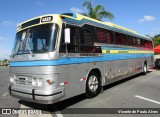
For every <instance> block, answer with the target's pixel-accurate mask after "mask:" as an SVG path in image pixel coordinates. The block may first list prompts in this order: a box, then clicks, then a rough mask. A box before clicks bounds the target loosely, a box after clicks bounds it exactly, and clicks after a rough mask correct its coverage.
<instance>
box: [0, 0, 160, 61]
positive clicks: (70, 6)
mask: <svg viewBox="0 0 160 117" xmlns="http://www.w3.org/2000/svg"><path fill="white" fill-rule="evenodd" d="M91 1H92V4H93V6H95V5H98V4H101V5H103V6H104V7H105V8H106V10H107V11H110V12H112V13H113V15H114V17H115V18H114V19H113V20H112V21H111V22H112V23H115V24H118V25H121V26H124V27H126V28H130V29H133V30H135V31H137V32H139V33H141V34H144V35H150V36H154V35H156V34H160V14H159V11H160V7H159V5H160V0H91ZM83 2H84V0H1V3H0V53H1V54H0V60H2V59H4V58H7V59H8V58H9V56H10V54H11V50H12V47H13V43H14V39H15V34H16V26H17V24H18V23H20V22H23V21H25V20H28V19H30V18H33V17H37V16H39V15H45V14H54V13H66V12H77V13H83V12H87V10H86V9H85V8H83V7H82V4H83ZM103 21H109V20H107V19H103Z"/></svg>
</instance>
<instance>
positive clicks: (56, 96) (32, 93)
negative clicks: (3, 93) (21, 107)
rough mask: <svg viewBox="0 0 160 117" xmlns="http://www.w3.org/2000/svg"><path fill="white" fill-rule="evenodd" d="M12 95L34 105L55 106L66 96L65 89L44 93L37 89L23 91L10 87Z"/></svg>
mask: <svg viewBox="0 0 160 117" xmlns="http://www.w3.org/2000/svg"><path fill="white" fill-rule="evenodd" d="M9 92H10V95H11V96H13V97H16V98H19V99H21V100H26V101H30V102H34V103H41V104H53V103H56V102H58V101H60V98H61V97H63V96H64V88H63V87H62V88H57V89H54V90H52V91H43V90H36V89H23V88H20V87H16V86H9Z"/></svg>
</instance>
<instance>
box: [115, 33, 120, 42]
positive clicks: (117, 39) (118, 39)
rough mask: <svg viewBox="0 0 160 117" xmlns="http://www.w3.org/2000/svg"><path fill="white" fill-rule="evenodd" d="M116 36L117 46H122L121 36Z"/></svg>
mask: <svg viewBox="0 0 160 117" xmlns="http://www.w3.org/2000/svg"><path fill="white" fill-rule="evenodd" d="M115 36H116V44H122V39H121V34H119V33H115Z"/></svg>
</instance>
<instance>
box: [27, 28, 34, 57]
mask: <svg viewBox="0 0 160 117" xmlns="http://www.w3.org/2000/svg"><path fill="white" fill-rule="evenodd" d="M29 37H30V33H29V29H28V31H27V37H26V47H27V48H28V50H29V54H30V55H31V56H34V54H33V52H32V51H31V48H30V46H29Z"/></svg>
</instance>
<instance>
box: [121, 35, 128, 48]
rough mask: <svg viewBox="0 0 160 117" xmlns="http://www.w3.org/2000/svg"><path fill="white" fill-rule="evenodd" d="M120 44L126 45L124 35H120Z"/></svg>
mask: <svg viewBox="0 0 160 117" xmlns="http://www.w3.org/2000/svg"><path fill="white" fill-rule="evenodd" d="M121 40H122V45H127V39H126V35H123V34H122V35H121Z"/></svg>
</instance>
